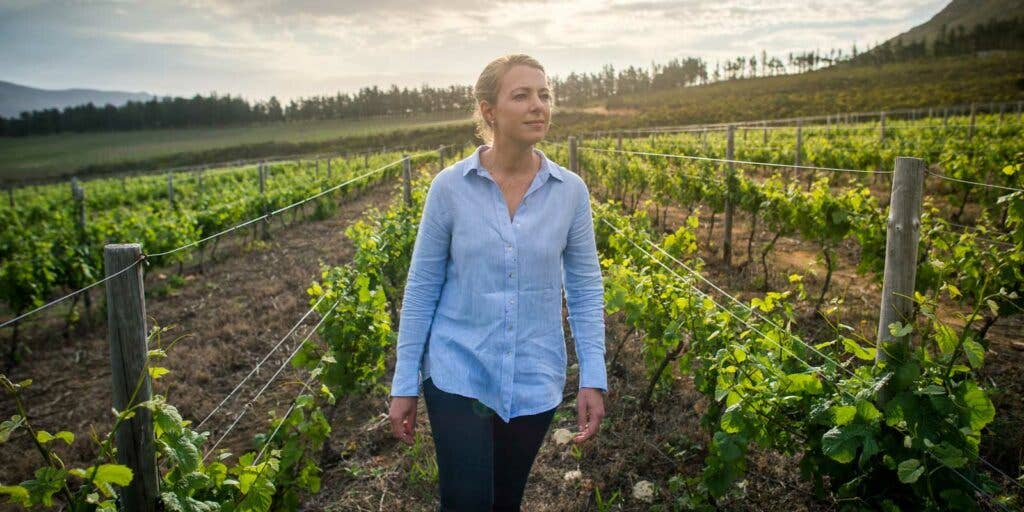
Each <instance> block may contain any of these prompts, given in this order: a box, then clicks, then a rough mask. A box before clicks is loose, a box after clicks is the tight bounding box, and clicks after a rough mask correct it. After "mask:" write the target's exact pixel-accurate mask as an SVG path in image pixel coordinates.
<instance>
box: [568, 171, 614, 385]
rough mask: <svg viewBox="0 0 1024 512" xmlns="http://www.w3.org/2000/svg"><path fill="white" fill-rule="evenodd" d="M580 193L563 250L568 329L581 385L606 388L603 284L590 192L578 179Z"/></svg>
mask: <svg viewBox="0 0 1024 512" xmlns="http://www.w3.org/2000/svg"><path fill="white" fill-rule="evenodd" d="M579 195H580V196H581V197H577V200H576V209H575V213H574V216H573V221H572V227H570V228H569V239H568V241H567V243H566V246H565V251H564V253H563V259H562V261H563V264H564V274H563V280H564V283H565V300H566V304H567V305H568V306H569V328H570V329H571V330H572V337H573V342H574V343H575V344H576V358H577V359H578V360H579V363H580V388H598V389H601V390H603V391H605V392H607V391H608V377H607V375H606V371H605V365H604V352H605V348H604V283H603V280H602V278H601V265H600V263H599V262H598V258H597V243H596V241H595V240H594V218H593V213H592V212H591V207H590V192H589V190H588V189H587V185H586V183H583V182H582V181H580V182H579Z"/></svg>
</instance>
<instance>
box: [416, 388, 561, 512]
mask: <svg viewBox="0 0 1024 512" xmlns="http://www.w3.org/2000/svg"><path fill="white" fill-rule="evenodd" d="M423 397H424V399H425V401H426V405H427V416H428V418H429V419H430V430H431V435H432V436H433V438H434V448H435V450H436V453H437V469H438V477H439V480H440V487H441V492H440V494H441V503H440V505H439V506H438V511H439V512H454V511H457V512H477V511H481V512H484V511H486V512H491V511H513V510H519V505H520V503H521V502H522V500H523V491H524V490H525V489H526V479H527V477H529V476H530V468H531V467H533V460H534V458H536V457H537V452H538V451H539V450H540V445H541V443H543V442H544V435H545V434H546V433H547V430H548V427H549V426H550V425H551V419H552V418H553V417H554V415H555V409H557V407H556V408H555V409H551V410H550V411H545V412H542V413H540V414H533V415H530V416H517V417H515V418H512V419H511V421H510V422H509V423H505V422H504V421H503V420H502V419H501V417H499V416H498V415H497V414H495V412H494V411H492V410H491V409H490V408H489V407H487V406H485V405H483V404H482V403H480V402H479V401H478V400H477V399H475V398H468V397H464V396H461V395H455V394H452V393H447V392H445V391H442V390H440V389H438V388H437V386H435V385H434V383H433V381H432V379H427V380H425V381H424V382H423Z"/></svg>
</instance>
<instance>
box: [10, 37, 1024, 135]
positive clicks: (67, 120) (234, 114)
mask: <svg viewBox="0 0 1024 512" xmlns="http://www.w3.org/2000/svg"><path fill="white" fill-rule="evenodd" d="M1022 48H1024V18H1020V17H1016V18H1013V19H1011V20H1006V21H995V20H992V21H989V22H988V23H984V24H978V25H975V26H974V28H973V29H970V30H968V29H966V28H965V27H964V26H963V25H958V26H956V27H955V28H952V29H950V28H947V27H946V26H945V25H943V26H942V27H941V29H940V31H939V34H938V35H937V36H936V37H935V39H934V40H933V41H931V42H930V43H926V42H925V41H914V42H909V43H908V42H903V41H902V40H901V39H895V40H891V41H886V42H885V43H883V44H880V45H876V46H875V47H874V48H872V49H870V50H868V51H866V52H863V53H861V52H858V51H857V46H856V45H854V46H853V47H852V48H851V49H850V51H848V52H844V50H843V49H831V50H829V51H828V52H827V53H824V52H822V51H819V50H813V51H807V52H802V53H796V54H794V53H790V54H788V55H787V56H786V58H785V60H783V59H782V58H780V57H774V56H769V55H768V54H767V52H765V51H764V50H762V51H761V52H760V54H759V55H756V54H755V55H750V56H749V57H748V56H741V57H736V58H733V59H729V60H725V61H724V62H723V61H716V62H715V64H714V67H712V66H711V65H710V64H709V63H708V62H707V61H705V60H704V59H701V58H697V57H686V58H682V59H673V60H671V61H669V62H667V63H665V64H657V63H652V64H651V66H650V67H649V68H644V67H637V66H629V67H626V68H624V69H619V70H616V69H615V68H614V67H612V66H611V65H606V66H604V67H603V68H602V69H601V71H599V72H597V73H570V74H569V75H568V76H566V77H565V78H562V77H558V76H554V77H552V78H551V82H552V86H553V87H554V94H555V102H556V104H559V105H565V106H580V105H585V104H587V103H588V102H591V101H593V100H600V99H607V98H612V97H618V96H623V95H628V94H636V93H644V92H650V91H657V90H664V89H675V88H680V87H688V86H692V85H702V84H707V83H711V82H719V81H723V80H737V79H743V78H754V77H764V76H776V75H784V74H791V73H803V72H806V71H813V70H815V69H821V68H824V67H828V66H832V65H836V64H839V63H851V64H855V65H856V64H863V65H868V64H871V65H877V64H885V63H890V62H904V61H908V60H914V59H920V58H927V57H943V56H949V55H964V54H972V53H975V52H979V51H985V50H995V49H1010V50H1016V49H1022ZM473 106H474V99H473V89H472V87H470V86H461V85H451V86H448V87H431V86H429V85H423V86H422V87H419V88H414V89H409V88H407V87H403V88H401V89H400V88H399V87H398V86H397V85H392V86H391V87H390V88H387V89H382V88H380V87H378V86H376V85H374V86H372V87H363V88H361V89H360V90H359V91H358V92H357V93H354V94H348V93H344V94H343V93H338V94H335V95H333V96H311V97H308V98H298V99H296V100H291V101H289V102H288V104H287V105H282V104H281V102H280V101H279V100H278V99H277V98H276V97H271V98H270V99H269V100H265V101H254V102H249V101H247V100H245V99H243V98H241V97H239V96H231V95H226V96H218V95H217V94H216V93H213V94H210V95H209V96H202V95H196V96H193V97H192V98H180V97H179V98H172V97H164V98H159V99H158V98H154V99H151V100H149V101H130V102H128V103H127V104H125V105H123V106H119V107H115V106H113V105H106V106H103V107H98V106H96V105H93V104H92V103H89V104H86V105H79V106H75V107H66V108H64V109H63V110H58V109H56V108H51V109H45V110H34V111H32V112H22V113H21V115H20V116H19V117H16V118H6V119H5V118H3V117H0V135H3V136H8V137H10V136H26V135H37V134H49V133H61V132H95V131H120V130H142V129H156V128H197V127H220V126H235V125H247V124H253V123H274V122H281V121H306V120H317V119H349V118H363V117H371V116H381V115H394V114H411V113H429V112H457V111H463V112H469V111H470V110H471V109H472V108H473Z"/></svg>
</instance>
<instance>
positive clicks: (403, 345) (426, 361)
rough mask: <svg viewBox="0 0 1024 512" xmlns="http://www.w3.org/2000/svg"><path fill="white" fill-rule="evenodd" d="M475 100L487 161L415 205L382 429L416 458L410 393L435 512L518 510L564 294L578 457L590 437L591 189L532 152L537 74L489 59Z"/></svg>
mask: <svg viewBox="0 0 1024 512" xmlns="http://www.w3.org/2000/svg"><path fill="white" fill-rule="evenodd" d="M474 95H475V97H476V100H477V102H478V105H477V107H478V108H477V111H476V113H475V114H474V118H475V119H476V121H477V133H478V135H479V136H480V138H481V139H482V140H484V141H487V142H490V145H483V146H480V147H479V148H477V150H476V151H475V152H474V153H473V154H472V155H471V156H470V157H469V158H466V159H465V160H462V161H460V162H457V163H455V164H454V165H452V166H451V167H448V168H447V169H445V170H443V171H441V173H439V174H438V175H437V176H436V177H435V178H434V180H433V182H432V183H431V186H430V190H429V191H428V192H427V198H426V202H425V204H424V208H423V217H422V220H421V222H420V228H419V232H418V233H417V236H416V243H415V247H414V249H413V257H412V264H411V266H410V268H409V277H408V280H407V283H406V288H405V300H404V302H403V305H402V314H401V320H400V324H399V331H398V349H397V352H398V354H397V361H396V364H395V375H394V380H393V382H392V386H391V396H392V397H394V398H393V399H392V401H391V408H390V409H391V410H390V413H389V418H390V420H391V425H392V430H393V433H394V435H395V437H397V438H398V439H400V440H401V441H403V442H405V443H407V444H412V443H413V432H414V430H415V426H416V400H417V396H418V394H419V384H420V383H421V382H422V384H423V394H424V398H425V400H426V406H427V415H428V419H429V420H430V425H431V432H432V436H433V438H434V445H435V449H436V453H437V465H438V472H439V480H440V495H441V503H440V507H439V510H458V511H460V512H461V511H476V510H487V511H490V510H519V505H520V502H521V501H522V496H523V491H524V489H525V487H526V480H527V477H528V476H529V473H530V468H531V467H532V466H533V460H534V458H535V457H536V455H537V451H538V450H539V448H540V445H541V443H542V442H543V440H544V436H545V433H546V432H547V429H548V427H549V426H550V424H551V420H552V417H553V416H554V413H555V409H557V407H558V405H559V404H560V403H561V402H562V393H563V390H564V387H565V370H566V347H565V337H564V334H563V330H562V285H563V282H564V285H565V296H566V302H567V304H568V307H569V324H570V328H571V329H572V334H573V339H574V340H575V346H576V354H577V358H578V359H579V364H580V389H579V393H578V395H577V403H578V413H579V420H578V425H579V429H580V432H579V433H578V434H577V435H576V436H575V438H574V441H575V442H576V443H582V442H584V441H586V440H587V439H590V438H592V437H593V436H594V435H596V434H597V432H598V430H599V428H600V423H601V419H602V418H603V417H604V400H603V397H602V394H601V392H602V391H605V392H607V390H608V386H607V377H606V375H605V366H604V294H603V286H602V279H601V269H600V265H599V264H598V260H597V250H596V247H595V242H594V226H593V218H592V216H591V210H590V196H589V193H588V190H587V187H586V185H585V184H584V183H583V180H581V179H580V178H579V176H577V175H576V174H574V173H572V172H570V171H568V170H566V169H564V168H562V167H560V166H558V165H557V164H555V163H553V162H551V161H550V160H548V159H547V158H546V157H545V156H544V154H543V153H541V152H540V151H539V150H536V149H534V145H535V144H536V143H537V142H539V141H541V140H542V139H543V138H544V135H545V134H546V133H547V130H548V125H549V123H550V119H551V91H550V88H549V87H548V83H547V78H546V76H545V74H544V68H543V67H542V66H541V65H540V64H539V63H538V62H537V61H536V60H534V59H532V58H530V57H528V56H526V55H508V56H505V57H501V58H498V59H496V60H494V61H493V62H491V63H490V64H488V65H487V67H486V68H484V70H483V72H482V73H481V74H480V78H479V79H478V80H477V83H476V87H475V90H474ZM419 373H422V381H421V380H420V377H419V375H418V374H419Z"/></svg>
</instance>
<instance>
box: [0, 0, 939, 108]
mask: <svg viewBox="0 0 1024 512" xmlns="http://www.w3.org/2000/svg"><path fill="white" fill-rule="evenodd" d="M947 3H948V0H890V1H885V0H843V1H839V0H809V1H796V0H779V1H767V0H766V1H759V2H751V1H749V0H681V1H674V2H664V1H658V0H635V1H622V2H609V1H583V0H568V1H530V0H526V1H515V2H504V1H491V2H475V1H468V0H417V1H401V0H364V1H350V0H337V1H327V0H234V1H228V0H187V1H178V2H174V1H165V0H145V1H135V0H113V1H110V0H108V1H92V0H79V1H47V0H0V49H2V51H0V80H5V81H9V82H15V83H18V84H21V85H28V86H31V87H38V88H43V89H65V88H72V87H82V88H91V89H101V90H118V91H127V92H147V93H150V94H157V95H160V96H164V95H174V96H191V95H194V94H197V93H198V94H209V93H211V92H214V91H216V92H217V93H218V94H221V95H224V94H231V95H234V96H237V95H241V96H243V97H245V98H247V99H250V100H262V99H267V98H269V97H270V96H271V95H276V96H277V97H278V98H279V99H283V100H287V99H290V98H296V97H308V96H312V95H321V94H334V93H336V92H339V91H340V92H354V91H356V90H358V89H359V88H360V87H363V86H369V85H373V84H377V85H380V86H382V87H383V86H388V85H390V84H392V83H394V84H397V85H398V86H399V87H402V86H408V87H418V86H420V85H422V84H430V85H433V86H447V85H450V84H463V85H471V84H473V83H474V82H475V81H476V77H477V76H478V75H479V73H480V71H481V70H482V69H483V67H484V66H485V65H486V64H487V63H488V62H489V61H490V60H492V59H494V58H495V57H498V56H500V55H504V54H508V53H526V54H529V55H531V56H533V57H535V58H536V59H537V60H539V61H540V62H541V64H543V65H544V67H545V68H546V70H547V73H548V75H558V76H565V75H567V74H568V73H569V72H571V71H576V72H596V71H598V70H600V69H601V67H602V66H603V65H605V64H612V65H613V66H615V68H616V69H619V68H622V67H625V66H629V65H634V66H645V67H646V66H650V64H651V63H652V62H656V63H663V62H666V61H668V60H671V59H673V58H677V57H686V56H694V57H703V58H705V59H707V60H708V61H710V62H712V63H713V62H714V61H715V59H722V60H725V59H729V58H733V57H736V56H740V55H746V56H749V55H754V54H756V55H758V56H760V53H761V50H765V51H767V52H768V54H769V55H776V56H780V57H784V56H785V55H786V54H787V53H788V52H797V51H805V50H813V49H815V48H818V49H823V50H826V51H827V50H828V49H829V48H843V49H844V52H846V51H849V49H850V47H851V45H853V44H856V45H857V47H858V49H861V50H862V49H864V48H865V47H866V46H869V45H872V44H876V43H880V42H882V41H884V40H886V39H888V38H890V37H892V36H894V35H896V34H899V33H901V32H904V31H906V30H908V29H910V28H911V27H913V26H915V25H918V24H920V23H923V22H925V21H927V20H928V19H929V18H931V17H932V16H933V15H934V14H936V13H937V12H939V11H940V10H941V9H942V8H943V7H944V6H945V5H946V4H947ZM712 66H713V64H712Z"/></svg>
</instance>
